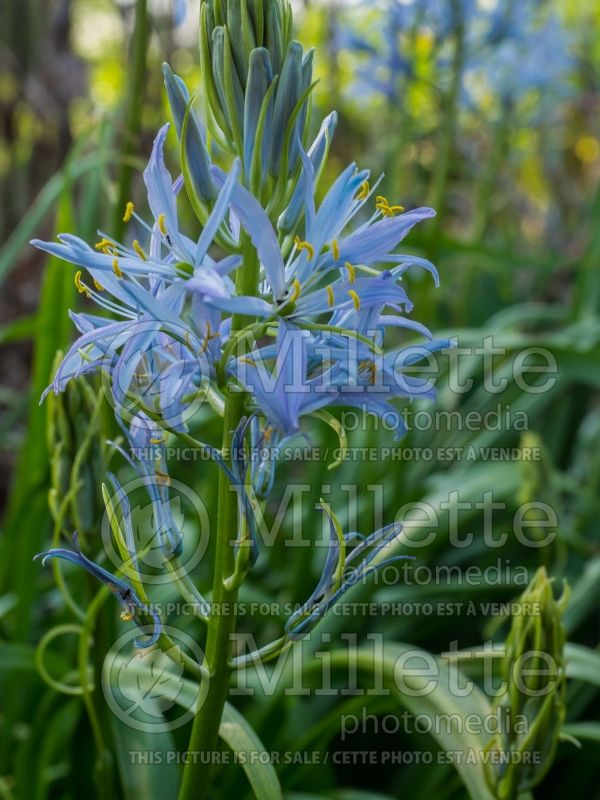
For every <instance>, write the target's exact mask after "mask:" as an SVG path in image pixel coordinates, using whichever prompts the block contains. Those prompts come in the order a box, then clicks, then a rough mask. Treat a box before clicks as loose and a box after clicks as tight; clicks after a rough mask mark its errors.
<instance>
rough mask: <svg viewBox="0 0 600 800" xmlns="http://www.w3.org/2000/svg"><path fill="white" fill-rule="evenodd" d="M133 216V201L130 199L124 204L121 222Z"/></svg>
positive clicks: (127, 220)
mask: <svg viewBox="0 0 600 800" xmlns="http://www.w3.org/2000/svg"><path fill="white" fill-rule="evenodd" d="M132 216H133V203H132V202H131V200H130V201H129V202H128V203H127V205H126V206H125V213H124V214H123V222H129V220H130V219H131V217H132Z"/></svg>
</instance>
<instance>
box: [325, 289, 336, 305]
mask: <svg viewBox="0 0 600 800" xmlns="http://www.w3.org/2000/svg"><path fill="white" fill-rule="evenodd" d="M334 301H335V295H334V294H333V289H332V288H331V286H328V287H327V303H328V304H329V305H330V306H332V305H333V303H334Z"/></svg>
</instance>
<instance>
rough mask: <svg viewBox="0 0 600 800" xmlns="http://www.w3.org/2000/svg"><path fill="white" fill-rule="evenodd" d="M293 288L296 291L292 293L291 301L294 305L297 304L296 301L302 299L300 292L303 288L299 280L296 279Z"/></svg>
mask: <svg viewBox="0 0 600 800" xmlns="http://www.w3.org/2000/svg"><path fill="white" fill-rule="evenodd" d="M292 286H293V287H294V291H293V292H292V295H291V297H290V300H291V301H292V303H295V302H296V300H297V299H298V298H299V297H300V292H301V291H302V286H301V285H300V281H299V280H298V278H295V279H294V283H293V284H292Z"/></svg>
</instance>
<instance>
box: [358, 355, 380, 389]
mask: <svg viewBox="0 0 600 800" xmlns="http://www.w3.org/2000/svg"><path fill="white" fill-rule="evenodd" d="M358 368H359V369H360V370H364V371H365V372H367V373H368V375H369V383H371V384H373V383H375V379H376V378H377V365H376V364H375V362H374V361H368V360H365V361H361V362H360V363H359V365H358Z"/></svg>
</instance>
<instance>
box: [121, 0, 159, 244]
mask: <svg viewBox="0 0 600 800" xmlns="http://www.w3.org/2000/svg"><path fill="white" fill-rule="evenodd" d="M149 33H150V27H149V24H148V0H137V2H136V4H135V27H134V30H133V52H132V62H133V64H132V67H131V71H130V73H129V83H128V87H127V111H126V119H125V129H124V133H123V148H122V150H123V161H122V163H121V167H120V169H119V177H118V197H117V206H116V209H115V219H114V224H113V235H114V237H115V239H116V240H117V241H121V239H122V238H123V231H124V221H123V209H124V208H125V204H126V203H127V202H128V200H129V199H130V193H131V180H132V176H133V167H132V165H131V164H130V163H129V161H130V157H131V156H132V155H133V154H134V153H135V147H136V144H137V137H138V134H139V132H140V125H141V118H142V98H143V94H144V82H145V78H146V52H147V50H148V38H149Z"/></svg>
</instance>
